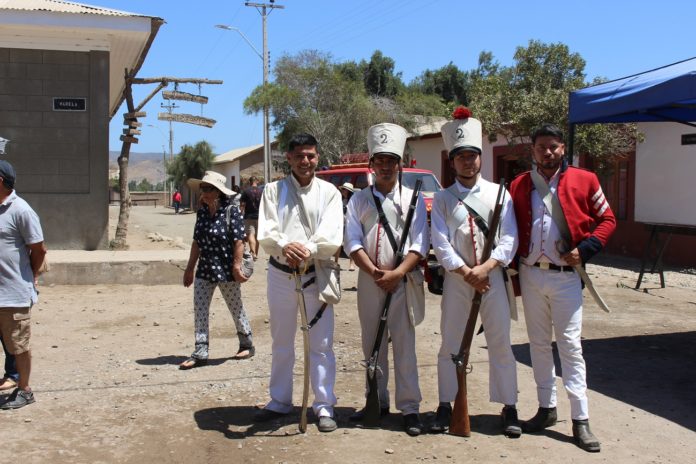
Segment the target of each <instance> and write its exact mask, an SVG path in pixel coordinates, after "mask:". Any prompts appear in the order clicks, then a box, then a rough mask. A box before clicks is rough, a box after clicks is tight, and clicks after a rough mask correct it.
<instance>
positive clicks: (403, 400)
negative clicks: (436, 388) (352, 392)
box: [358, 270, 422, 415]
mask: <svg viewBox="0 0 696 464" xmlns="http://www.w3.org/2000/svg"><path fill="white" fill-rule="evenodd" d="M386 298H387V293H386V292H385V291H383V290H382V289H380V288H379V287H378V286H377V285H376V284H375V281H374V279H373V278H372V276H370V275H368V274H367V273H366V272H364V271H362V270H361V271H360V273H359V275H358V317H359V318H360V328H361V331H362V348H363V354H364V356H365V359H368V358H369V357H370V355H371V354H372V349H373V347H374V343H375V338H376V337H377V326H378V325H379V319H380V316H381V314H382V309H383V308H384V300H385V299H386ZM388 336H391V340H392V350H393V353H394V382H395V384H396V393H395V395H394V400H395V403H396V409H398V410H399V411H401V412H402V413H403V414H404V415H405V414H413V413H417V412H418V408H419V406H420V402H421V399H422V397H421V392H420V388H419V387H418V360H417V359H416V330H415V328H414V327H413V325H412V324H411V320H410V318H409V317H408V310H407V309H406V291H405V286H404V284H403V283H402V284H400V285H399V288H398V290H397V291H396V292H395V293H394V294H393V295H392V299H391V303H390V305H389V313H388V314H387V330H385V331H384V336H383V338H382V344H381V346H380V350H379V357H378V358H377V365H378V366H379V370H378V373H377V387H378V388H379V400H380V403H381V404H380V406H381V407H382V408H388V407H389V388H388V384H389V361H388V359H389V358H388V353H389V343H388V342H387V340H388V338H387V337H388ZM380 371H381V372H380ZM366 382H367V379H366ZM365 393H366V394H367V388H366V389H365Z"/></svg>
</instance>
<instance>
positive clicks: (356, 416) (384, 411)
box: [348, 407, 389, 422]
mask: <svg viewBox="0 0 696 464" xmlns="http://www.w3.org/2000/svg"><path fill="white" fill-rule="evenodd" d="M379 415H380V417H384V416H388V415H389V408H388V407H387V408H379ZM363 419H365V408H362V409H360V410H358V411H355V412H354V413H353V414H351V415H350V416H349V417H348V420H349V421H351V422H362V421H363Z"/></svg>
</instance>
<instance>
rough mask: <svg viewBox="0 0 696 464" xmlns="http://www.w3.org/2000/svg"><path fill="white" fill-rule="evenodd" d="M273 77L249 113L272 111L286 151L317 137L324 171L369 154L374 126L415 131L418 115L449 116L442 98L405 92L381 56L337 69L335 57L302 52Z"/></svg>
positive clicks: (281, 63) (251, 101) (250, 101)
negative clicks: (304, 137)
mask: <svg viewBox="0 0 696 464" xmlns="http://www.w3.org/2000/svg"><path fill="white" fill-rule="evenodd" d="M274 77H275V80H274V82H272V83H270V84H267V85H266V86H265V87H264V86H259V87H257V88H256V89H254V90H253V92H252V93H251V95H250V96H249V97H247V99H246V100H245V101H244V109H245V111H246V112H247V113H257V112H260V111H262V110H263V108H264V107H266V106H267V107H268V108H270V111H271V114H272V117H273V121H272V124H273V126H274V128H275V129H277V131H278V136H277V138H278V140H279V141H280V145H281V147H286V146H287V142H288V141H289V139H290V138H291V137H292V136H293V135H294V134H296V133H298V132H309V133H310V134H312V135H314V136H315V137H316V138H317V140H318V141H319V145H320V146H319V150H320V152H321V154H322V157H321V158H320V163H321V165H327V164H331V163H335V162H337V161H338V160H339V158H340V157H341V155H344V154H346V153H358V152H364V151H367V141H366V134H367V129H368V128H369V127H370V126H371V125H373V124H377V123H380V122H393V123H396V124H400V125H401V126H403V127H405V128H406V129H407V130H411V129H413V127H414V126H415V124H416V123H417V122H421V121H422V120H423V118H420V117H415V116H416V115H417V116H426V117H428V116H445V115H447V114H448V112H449V109H448V107H447V106H446V105H445V104H444V103H443V102H442V100H441V99H440V98H439V97H438V96H436V95H425V94H423V93H421V92H419V91H418V90H414V89H409V88H406V86H404V85H403V83H402V82H401V77H400V75H398V74H394V60H392V59H391V58H389V57H385V56H383V55H382V53H381V52H379V51H376V52H375V53H374V54H373V56H372V59H371V60H370V62H369V63H368V62H365V61H361V62H360V63H356V62H354V61H347V62H342V63H335V62H334V61H333V60H332V57H331V55H330V54H327V53H322V52H318V51H315V50H307V51H302V52H300V53H298V54H296V55H286V56H283V57H281V58H280V59H279V60H278V62H277V63H276V66H275V69H274ZM277 167H278V166H277ZM281 167H285V168H286V167H287V166H285V163H282V165H281ZM286 172H287V170H286Z"/></svg>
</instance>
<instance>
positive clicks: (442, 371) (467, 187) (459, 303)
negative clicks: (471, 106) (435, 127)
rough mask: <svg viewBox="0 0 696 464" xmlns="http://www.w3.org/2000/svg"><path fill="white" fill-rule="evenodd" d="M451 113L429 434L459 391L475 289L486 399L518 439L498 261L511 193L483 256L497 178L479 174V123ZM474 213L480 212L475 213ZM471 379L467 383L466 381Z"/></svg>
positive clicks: (508, 231)
mask: <svg viewBox="0 0 696 464" xmlns="http://www.w3.org/2000/svg"><path fill="white" fill-rule="evenodd" d="M453 115H454V116H455V118H457V117H459V118H460V119H454V120H453V121H450V122H448V123H446V124H445V125H444V126H443V127H442V137H443V140H444V142H445V147H446V148H447V150H448V151H449V159H450V165H451V166H452V168H453V169H454V170H455V171H456V181H455V183H454V184H452V185H451V186H450V187H448V188H447V189H445V190H442V191H440V192H437V193H436V194H435V197H434V199H433V208H432V211H431V222H432V232H431V234H432V243H433V250H434V251H435V255H436V256H437V259H438V261H439V262H440V264H441V265H442V267H443V268H444V269H445V270H446V271H447V272H446V274H445V282H444V291H443V293H442V303H441V307H442V318H441V320H440V333H441V334H442V345H441V346H440V351H439V353H438V362H437V374H438V390H439V399H440V404H439V406H438V408H437V414H436V418H435V423H434V425H433V426H432V428H431V431H432V432H434V433H443V432H445V431H447V429H448V427H449V424H450V419H451V414H452V406H451V402H452V401H453V400H454V399H455V397H456V395H457V377H456V367H455V365H454V363H453V362H452V354H455V353H457V352H458V351H459V348H460V345H461V341H462V337H463V334H464V328H465V327H466V323H467V320H468V318H469V312H470V310H471V303H472V299H473V297H474V294H475V292H476V291H479V292H481V293H482V294H483V298H482V301H481V308H480V314H481V319H482V321H483V326H484V327H485V331H484V334H485V336H486V343H487V345H488V358H489V372H490V374H489V397H490V401H492V402H495V403H502V404H503V405H504V407H503V410H502V413H501V418H502V428H503V433H504V434H505V435H506V436H508V437H513V438H517V437H519V436H520V435H521V433H522V430H521V428H520V424H519V422H518V419H517V409H516V408H515V404H516V403H517V370H516V366H515V357H514V355H513V354H512V348H511V346H510V305H509V302H508V296H507V295H508V294H507V292H506V288H505V280H504V277H503V272H504V270H503V269H502V267H504V266H506V265H507V264H509V263H510V261H511V260H512V258H513V257H514V255H515V251H516V250H517V225H516V223H515V213H514V209H513V207H512V200H511V199H510V195H509V194H508V193H507V191H506V192H505V197H504V205H503V209H502V214H501V219H500V228H499V230H494V231H490V233H491V234H493V236H494V237H496V239H497V240H496V243H497V246H496V247H495V248H494V250H493V251H492V253H491V256H490V258H489V259H488V260H487V261H485V262H481V253H482V251H483V248H484V244H485V241H486V233H487V229H488V227H487V226H488V224H489V223H490V221H491V219H492V215H493V210H494V208H495V202H496V197H497V194H498V188H499V185H498V184H494V183H492V182H488V181H487V180H485V179H483V178H482V177H481V174H480V171H481V122H480V121H478V120H477V119H474V118H472V117H470V116H471V113H470V111H469V110H468V109H467V108H464V107H460V108H457V110H455V113H454V114H453ZM477 216H479V218H477ZM469 385H471V383H469Z"/></svg>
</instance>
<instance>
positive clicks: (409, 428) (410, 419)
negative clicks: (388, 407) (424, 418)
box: [404, 413, 423, 437]
mask: <svg viewBox="0 0 696 464" xmlns="http://www.w3.org/2000/svg"><path fill="white" fill-rule="evenodd" d="M404 430H406V433H407V434H409V435H410V436H412V437H417V436H418V435H420V434H421V432H423V423H422V422H421V421H420V417H419V415H418V413H413V414H405V415H404Z"/></svg>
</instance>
